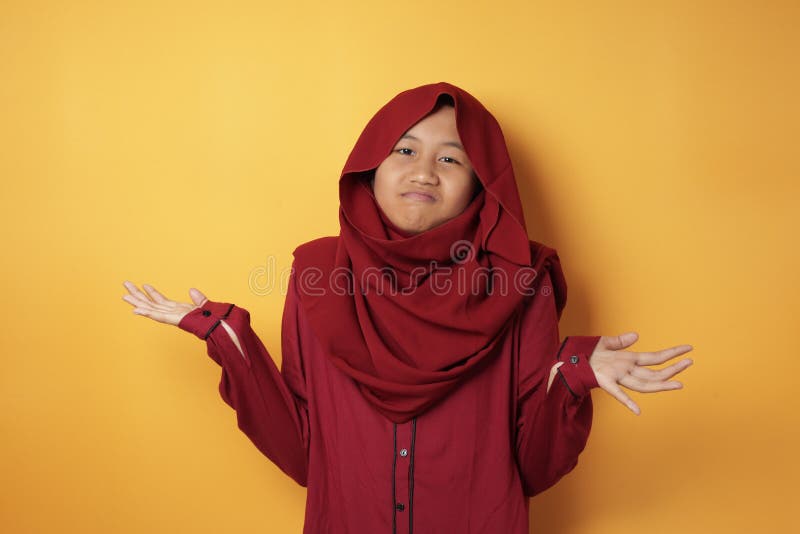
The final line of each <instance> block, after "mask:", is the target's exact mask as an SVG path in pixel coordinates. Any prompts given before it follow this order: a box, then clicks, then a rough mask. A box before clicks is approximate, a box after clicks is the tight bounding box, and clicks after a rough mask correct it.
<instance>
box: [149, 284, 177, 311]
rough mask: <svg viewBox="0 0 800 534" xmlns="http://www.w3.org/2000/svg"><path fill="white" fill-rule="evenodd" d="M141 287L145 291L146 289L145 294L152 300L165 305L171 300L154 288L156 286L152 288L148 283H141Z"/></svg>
mask: <svg viewBox="0 0 800 534" xmlns="http://www.w3.org/2000/svg"><path fill="white" fill-rule="evenodd" d="M142 287H143V288H144V290H145V291H147V294H148V295H150V297H151V298H152V299H153V300H154V301H156V302H157V303H158V304H161V305H165V306H166V305H169V303H171V302H172V301H171V300H169V299H168V298H167V297H165V296H164V295H162V294H161V293H159V292H158V290H156V288H154V287H153V286H151V285H150V284H142Z"/></svg>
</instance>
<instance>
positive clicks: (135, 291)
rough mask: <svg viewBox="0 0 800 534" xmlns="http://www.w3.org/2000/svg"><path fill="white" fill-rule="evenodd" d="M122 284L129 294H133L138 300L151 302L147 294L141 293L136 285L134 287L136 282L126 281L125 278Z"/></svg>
mask: <svg viewBox="0 0 800 534" xmlns="http://www.w3.org/2000/svg"><path fill="white" fill-rule="evenodd" d="M123 285H124V286H125V288H126V289H127V290H128V293H130V294H131V295H133V296H134V297H135V298H137V299H138V300H140V301H142V302H152V301H151V300H150V298H149V297H148V296H147V295H145V294H144V293H142V292H141V291H139V288H138V287H136V284H134V283H132V282H128V281H127V280H126V281H125V283H124V284H123Z"/></svg>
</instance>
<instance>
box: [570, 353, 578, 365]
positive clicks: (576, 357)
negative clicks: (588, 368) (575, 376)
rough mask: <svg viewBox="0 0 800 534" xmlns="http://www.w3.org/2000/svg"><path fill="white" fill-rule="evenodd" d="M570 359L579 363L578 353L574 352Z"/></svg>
mask: <svg viewBox="0 0 800 534" xmlns="http://www.w3.org/2000/svg"><path fill="white" fill-rule="evenodd" d="M569 361H571V362H572V363H578V355H577V354H573V355H572V356H570V357H569Z"/></svg>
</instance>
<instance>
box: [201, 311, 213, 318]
mask: <svg viewBox="0 0 800 534" xmlns="http://www.w3.org/2000/svg"><path fill="white" fill-rule="evenodd" d="M209 315H211V312H210V311H208V310H203V317H208V316H209Z"/></svg>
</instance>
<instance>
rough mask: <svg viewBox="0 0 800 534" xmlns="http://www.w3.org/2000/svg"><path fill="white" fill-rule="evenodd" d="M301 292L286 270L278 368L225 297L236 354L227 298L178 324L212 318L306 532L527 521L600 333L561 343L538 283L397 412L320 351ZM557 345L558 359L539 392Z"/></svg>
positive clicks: (581, 416) (551, 472)
mask: <svg viewBox="0 0 800 534" xmlns="http://www.w3.org/2000/svg"><path fill="white" fill-rule="evenodd" d="M325 239H326V240H328V241H331V240H335V238H325ZM539 246H541V245H538V244H535V243H534V244H533V247H534V248H537V247H539ZM551 266H552V267H551V269H554V270H551V269H547V270H545V271H544V272H543V274H542V276H541V277H540V281H541V284H542V287H551V285H552V281H551V274H556V275H557V276H558V275H560V270H558V268H557V266H558V264H557V262H554V263H552V264H551ZM556 270H558V272H557V273H556ZM299 301H300V296H299V291H298V284H297V279H296V277H295V276H294V275H293V276H292V278H291V280H290V284H289V293H288V294H287V296H286V305H285V307H284V312H283V324H282V338H281V347H282V355H283V359H282V363H281V368H280V370H278V367H277V366H276V364H275V363H274V361H273V359H272V357H271V355H270V354H269V352H268V351H267V350H266V348H265V347H264V345H263V344H262V342H261V340H260V339H259V338H258V336H257V335H256V333H255V332H254V331H253V328H252V326H251V324H250V314H249V313H248V311H247V310H245V309H243V308H240V307H238V306H234V307H233V308H232V309H231V310H230V313H229V315H228V317H227V318H225V321H226V322H227V323H228V324H229V325H230V326H231V328H232V329H233V330H234V332H235V333H236V337H237V338H238V339H239V342H240V344H241V346H242V348H243V350H244V356H242V354H241V353H240V352H239V350H238V349H237V347H236V346H235V345H234V343H233V341H232V340H231V338H230V336H229V335H228V333H227V332H226V331H225V329H224V328H222V327H221V326H219V320H220V319H221V318H222V316H223V315H224V314H225V313H226V312H227V310H229V309H230V304H228V303H222V302H212V301H207V302H206V303H205V304H204V305H203V306H202V307H201V308H197V309H195V310H193V311H191V312H189V313H188V314H187V315H186V316H184V318H183V319H182V320H181V322H180V324H179V325H178V326H179V327H180V328H182V329H183V330H186V331H188V332H191V333H193V334H194V335H196V336H198V337H199V338H201V339H202V338H205V336H206V334H207V332H209V330H211V333H210V335H209V336H208V338H206V344H207V352H208V355H209V356H210V357H211V358H212V359H213V360H214V361H215V362H216V363H217V364H219V365H220V366H221V368H222V376H221V379H220V382H219V392H220V394H221V396H222V398H223V400H224V401H225V402H226V403H227V404H228V405H230V406H231V407H232V408H233V409H234V410H235V411H236V417H237V421H238V426H239V428H240V429H241V430H242V432H243V433H244V434H245V435H247V436H248V438H249V439H250V440H251V441H252V442H253V444H254V445H255V446H256V447H257V448H258V450H259V451H261V453H263V454H264V455H265V456H266V457H267V458H269V459H270V460H272V461H273V462H274V463H275V464H276V465H277V466H278V467H279V468H280V469H281V470H282V471H283V472H284V473H286V474H287V475H289V476H290V477H291V478H292V479H294V480H295V481H296V482H297V483H298V484H300V485H302V486H306V487H307V488H308V498H307V501H306V511H305V523H304V529H303V533H304V534H361V533H364V534H373V533H376V532H386V533H389V532H393V533H408V534H413V533H417V534H422V533H425V534H427V533H433V532H436V533H439V532H464V533H467V532H472V533H480V534H484V533H485V534H490V533H503V534H528V532H529V510H528V497H530V496H533V495H536V494H538V493H540V492H542V491H544V490H546V489H547V488H549V487H551V486H552V485H553V484H555V483H556V482H557V481H558V480H559V479H561V477H563V476H564V475H565V474H567V473H568V472H570V471H571V470H572V469H573V468H574V467H575V466H576V465H577V462H578V456H579V454H580V453H581V451H582V450H583V449H584V448H585V445H586V443H587V439H588V436H589V433H590V429H591V423H592V399H591V395H590V394H589V391H590V389H591V388H594V387H596V386H597V382H596V381H595V379H594V374H593V372H592V369H591V366H590V365H589V363H588V362H589V356H590V355H591V354H592V352H593V351H594V348H595V346H596V344H597V342H598V341H599V336H570V337H568V338H566V339H565V340H564V342H563V343H560V342H559V332H558V314H557V309H556V302H555V300H554V298H553V294H552V293H549V292H547V291H543V292H540V293H538V294H537V296H536V297H534V298H531V299H529V300H528V301H527V302H526V305H525V306H524V308H523V310H524V311H523V313H521V314H519V315H517V316H515V317H514V318H513V319H512V324H511V325H510V326H509V328H508V329H507V330H506V333H505V334H504V336H503V339H502V340H501V341H500V342H499V347H500V349H499V352H498V354H497V355H496V357H495V358H493V359H492V360H490V361H489V362H488V365H487V366H486V368H485V369H484V370H483V371H482V372H481V373H478V374H476V375H474V376H472V377H471V378H470V379H468V380H467V381H465V382H464V384H463V385H462V387H460V388H457V389H456V390H455V391H453V393H452V394H451V395H448V396H447V397H446V398H444V399H443V400H442V402H440V403H438V404H437V405H436V406H434V407H432V408H431V409H430V410H428V411H426V412H425V413H424V414H422V415H420V416H419V417H417V418H414V419H412V420H411V421H409V422H406V423H400V424H397V423H393V422H391V421H389V420H387V419H386V418H385V417H384V416H383V415H382V414H381V413H380V412H378V411H377V410H375V409H374V406H373V405H372V404H371V403H369V402H368V401H367V400H366V399H365V398H364V396H363V395H362V394H361V393H360V391H359V389H358V388H357V386H356V384H355V382H353V381H352V380H350V378H349V377H348V376H347V375H345V374H344V373H342V372H341V371H339V369H338V368H336V367H335V366H334V365H333V364H332V363H331V361H330V360H329V359H328V358H327V357H326V356H325V352H324V351H325V348H324V347H323V346H322V345H321V344H320V343H319V341H318V339H317V337H316V335H315V334H314V332H313V330H312V328H311V325H310V322H309V320H308V317H307V315H306V313H305V311H304V309H303V308H302V306H300V304H299ZM204 311H208V312H209V313H210V314H209V315H208V316H205V315H203V312H204ZM212 328H213V329H212ZM559 349H560V350H559ZM573 355H575V356H578V360H577V362H576V363H572V361H571V356H573ZM557 358H558V359H559V360H560V361H564V362H565V363H564V364H563V365H562V366H561V367H560V368H559V370H558V374H559V376H557V377H556V379H555V380H554V381H553V384H552V386H551V389H550V391H549V392H547V393H546V388H547V380H548V378H549V372H550V369H551V367H552V366H553V365H554V364H555V363H556V361H557ZM573 392H582V393H583V394H581V395H577V394H576V393H573ZM404 450H405V455H404V454H403V451H404ZM265 521H267V523H266V525H267V530H270V524H269V519H266V520H265Z"/></svg>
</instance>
